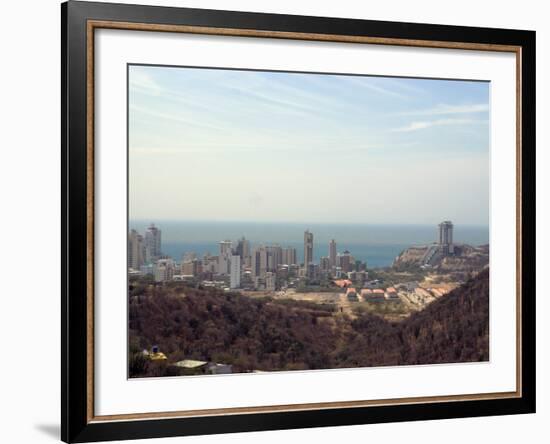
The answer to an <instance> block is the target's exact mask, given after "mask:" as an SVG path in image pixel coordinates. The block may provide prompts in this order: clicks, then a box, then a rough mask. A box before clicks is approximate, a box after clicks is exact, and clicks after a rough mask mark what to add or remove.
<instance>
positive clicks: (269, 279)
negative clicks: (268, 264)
mask: <svg viewBox="0 0 550 444" xmlns="http://www.w3.org/2000/svg"><path fill="white" fill-rule="evenodd" d="M265 289H266V290H268V291H275V289H276V277H275V273H272V272H271V271H268V272H267V273H266V274H265Z"/></svg>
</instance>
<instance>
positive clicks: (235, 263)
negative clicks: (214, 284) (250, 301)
mask: <svg viewBox="0 0 550 444" xmlns="http://www.w3.org/2000/svg"><path fill="white" fill-rule="evenodd" d="M230 268H231V273H230V278H229V286H230V288H239V287H240V286H241V257H240V256H239V255H232V256H231V265H230Z"/></svg>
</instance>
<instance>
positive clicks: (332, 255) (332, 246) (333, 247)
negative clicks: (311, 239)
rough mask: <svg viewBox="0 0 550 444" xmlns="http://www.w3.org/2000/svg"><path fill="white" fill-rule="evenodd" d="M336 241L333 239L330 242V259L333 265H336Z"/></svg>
mask: <svg viewBox="0 0 550 444" xmlns="http://www.w3.org/2000/svg"><path fill="white" fill-rule="evenodd" d="M336 254H337V252H336V241H335V240H334V239H332V240H331V241H330V242H329V243H328V260H329V264H330V266H331V267H335V266H336Z"/></svg>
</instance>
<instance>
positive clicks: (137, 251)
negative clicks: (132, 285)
mask: <svg viewBox="0 0 550 444" xmlns="http://www.w3.org/2000/svg"><path fill="white" fill-rule="evenodd" d="M144 261H145V243H144V241H143V236H142V235H141V234H139V233H138V232H137V231H136V230H131V231H130V233H129V234H128V268H132V269H134V270H139V269H140V268H141V266H142V265H143V263H144Z"/></svg>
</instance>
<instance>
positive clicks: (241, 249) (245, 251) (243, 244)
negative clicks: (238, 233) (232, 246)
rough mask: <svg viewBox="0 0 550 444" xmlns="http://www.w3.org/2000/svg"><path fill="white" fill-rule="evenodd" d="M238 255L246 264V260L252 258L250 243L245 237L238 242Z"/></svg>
mask: <svg viewBox="0 0 550 444" xmlns="http://www.w3.org/2000/svg"><path fill="white" fill-rule="evenodd" d="M236 253H237V255H238V256H240V258H241V262H245V259H246V258H247V257H249V256H250V242H249V241H248V240H246V239H245V238H244V236H243V237H242V238H241V239H239V241H238V242H237V249H236Z"/></svg>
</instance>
